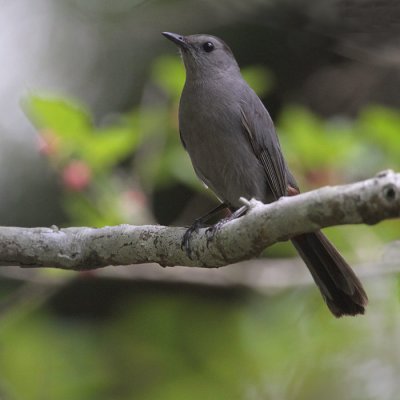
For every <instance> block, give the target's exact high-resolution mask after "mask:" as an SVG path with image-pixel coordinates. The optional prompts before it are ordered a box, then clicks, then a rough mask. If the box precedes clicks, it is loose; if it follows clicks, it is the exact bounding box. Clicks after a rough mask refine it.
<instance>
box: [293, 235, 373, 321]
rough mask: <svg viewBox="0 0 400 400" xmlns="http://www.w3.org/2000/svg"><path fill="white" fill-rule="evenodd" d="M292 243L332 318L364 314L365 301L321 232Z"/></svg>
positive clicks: (297, 239) (352, 274) (362, 291)
mask: <svg viewBox="0 0 400 400" xmlns="http://www.w3.org/2000/svg"><path fill="white" fill-rule="evenodd" d="M292 243H293V244H294V246H295V247H296V250H297V251H298V252H299V254H300V256H301V258H302V259H303V260H304V262H305V263H306V265H307V267H308V269H309V270H310V272H311V275H312V276H313V278H314V280H315V282H316V284H317V286H318V288H319V290H320V291H321V294H322V296H323V298H324V299H325V301H326V304H327V305H328V307H329V309H330V310H331V312H332V314H333V315H335V316H336V317H341V316H343V315H357V314H364V311H365V306H366V305H367V303H368V297H367V294H366V293H365V291H364V289H363V287H362V284H361V282H360V281H359V280H358V278H357V277H356V275H355V274H354V272H353V270H352V269H351V268H350V266H349V265H348V264H347V262H346V261H345V260H344V258H343V257H342V256H341V255H340V253H339V252H338V251H337V250H336V249H335V247H334V246H333V244H332V243H331V242H330V241H329V240H328V239H327V237H326V236H325V235H324V234H323V233H322V232H321V231H318V232H315V233H306V234H303V235H299V236H296V237H294V238H293V239H292Z"/></svg>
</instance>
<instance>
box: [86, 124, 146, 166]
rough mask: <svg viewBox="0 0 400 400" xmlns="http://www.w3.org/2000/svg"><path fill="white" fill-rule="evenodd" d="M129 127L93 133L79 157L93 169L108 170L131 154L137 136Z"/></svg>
mask: <svg viewBox="0 0 400 400" xmlns="http://www.w3.org/2000/svg"><path fill="white" fill-rule="evenodd" d="M135 133H136V132H134V130H133V129H131V128H130V127H124V126H116V127H110V128H105V129H101V130H99V131H97V132H94V134H93V136H91V137H90V140H86V141H85V143H84V146H83V147H82V148H81V151H80V152H81V157H82V158H83V159H84V160H86V161H87V162H88V164H89V165H90V166H91V167H92V168H93V169H102V170H103V169H108V168H110V167H113V166H114V165H116V164H117V163H119V162H121V161H123V160H124V159H126V158H127V157H128V156H129V155H131V154H133V152H134V150H135V148H136V145H137V143H138V139H139V137H138V134H135Z"/></svg>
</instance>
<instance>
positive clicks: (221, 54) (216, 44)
mask: <svg viewBox="0 0 400 400" xmlns="http://www.w3.org/2000/svg"><path fill="white" fill-rule="evenodd" d="M163 35H164V36H165V37H166V38H167V39H169V40H171V41H172V42H174V43H175V44H176V45H177V46H178V48H179V50H180V52H181V54H182V58H183V62H184V64H185V68H186V73H187V75H188V76H189V77H191V78H195V79H196V78H199V79H204V78H206V77H208V78H210V77H213V76H218V75H220V74H223V73H225V72H226V71H239V67H238V64H237V62H236V60H235V57H234V56H233V53H232V51H231V49H230V48H229V47H228V45H227V44H226V43H225V42H224V41H223V40H221V39H219V38H217V37H215V36H211V35H204V34H200V35H190V36H182V35H179V34H177V33H171V32H163Z"/></svg>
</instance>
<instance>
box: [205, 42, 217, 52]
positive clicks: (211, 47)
mask: <svg viewBox="0 0 400 400" xmlns="http://www.w3.org/2000/svg"><path fill="white" fill-rule="evenodd" d="M203 49H204V51H206V52H207V53H209V52H210V51H213V50H214V44H213V43H211V42H205V43H204V44H203Z"/></svg>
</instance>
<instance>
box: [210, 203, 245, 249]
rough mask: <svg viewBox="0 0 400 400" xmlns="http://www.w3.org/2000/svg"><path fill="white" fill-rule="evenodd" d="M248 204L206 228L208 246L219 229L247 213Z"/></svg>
mask: <svg viewBox="0 0 400 400" xmlns="http://www.w3.org/2000/svg"><path fill="white" fill-rule="evenodd" d="M248 209H249V208H248V206H243V207H240V208H239V209H237V210H236V211H235V212H233V213H232V214H231V215H229V217H226V218H223V219H221V220H220V221H218V222H217V223H216V224H214V225H212V226H210V227H209V228H207V230H206V235H207V247H208V246H209V245H210V243H211V242H212V241H213V240H214V238H215V235H216V234H217V233H218V231H219V230H220V229H221V228H222V227H223V226H224V225H225V224H226V223H227V222H230V221H233V220H234V219H237V218H240V217H241V216H242V215H244V214H246V212H247V210H248Z"/></svg>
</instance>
